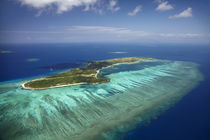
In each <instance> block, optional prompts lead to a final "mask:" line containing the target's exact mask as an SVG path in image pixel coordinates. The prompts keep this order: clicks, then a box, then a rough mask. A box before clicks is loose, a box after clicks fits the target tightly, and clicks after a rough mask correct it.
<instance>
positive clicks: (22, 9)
mask: <svg viewBox="0 0 210 140" xmlns="http://www.w3.org/2000/svg"><path fill="white" fill-rule="evenodd" d="M209 15H210V1H209V0H1V1H0V43H2V44H7V43H75V42H137V43H196V44H210V16H209Z"/></svg>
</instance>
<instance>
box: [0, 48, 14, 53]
mask: <svg viewBox="0 0 210 140" xmlns="http://www.w3.org/2000/svg"><path fill="white" fill-rule="evenodd" d="M0 53H11V51H8V50H2V49H0Z"/></svg>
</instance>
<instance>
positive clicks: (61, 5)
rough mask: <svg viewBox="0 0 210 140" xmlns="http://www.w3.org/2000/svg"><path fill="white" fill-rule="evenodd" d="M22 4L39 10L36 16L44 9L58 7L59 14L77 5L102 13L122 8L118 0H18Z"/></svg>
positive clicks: (85, 9) (86, 9)
mask: <svg viewBox="0 0 210 140" xmlns="http://www.w3.org/2000/svg"><path fill="white" fill-rule="evenodd" d="M18 1H19V2H20V3H21V5H25V6H28V7H32V8H35V9H37V10H38V13H37V14H36V16H40V15H41V14H42V13H43V12H44V11H47V10H52V9H56V11H57V13H58V14H61V13H63V12H66V11H70V10H72V9H73V8H76V7H84V11H89V10H93V11H95V12H98V13H99V14H102V13H103V12H104V10H110V11H112V12H116V11H118V10H120V7H119V6H118V1H117V0H109V1H108V2H107V1H105V0H18Z"/></svg>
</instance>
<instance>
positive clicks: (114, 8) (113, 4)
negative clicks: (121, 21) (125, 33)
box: [108, 0, 120, 12]
mask: <svg viewBox="0 0 210 140" xmlns="http://www.w3.org/2000/svg"><path fill="white" fill-rule="evenodd" d="M108 10H111V11H112V12H116V11H118V10H120V7H119V6H117V0H110V1H109V5H108Z"/></svg>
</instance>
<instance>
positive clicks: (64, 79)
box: [23, 57, 152, 89]
mask: <svg viewBox="0 0 210 140" xmlns="http://www.w3.org/2000/svg"><path fill="white" fill-rule="evenodd" d="M142 60H152V58H137V57H126V58H118V59H110V60H104V61H96V62H88V64H87V66H86V67H84V68H76V69H73V70H69V71H66V72H62V73H58V74H55V75H51V76H47V77H45V78H41V79H36V80H33V81H30V82H28V83H25V84H23V88H25V89H47V88H53V87H62V86H65V85H71V84H72V85H74V84H97V83H104V82H108V81H109V79H106V78H100V77H97V74H98V71H99V70H100V69H102V68H105V67H108V66H112V65H115V64H121V63H131V62H137V61H142Z"/></svg>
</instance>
